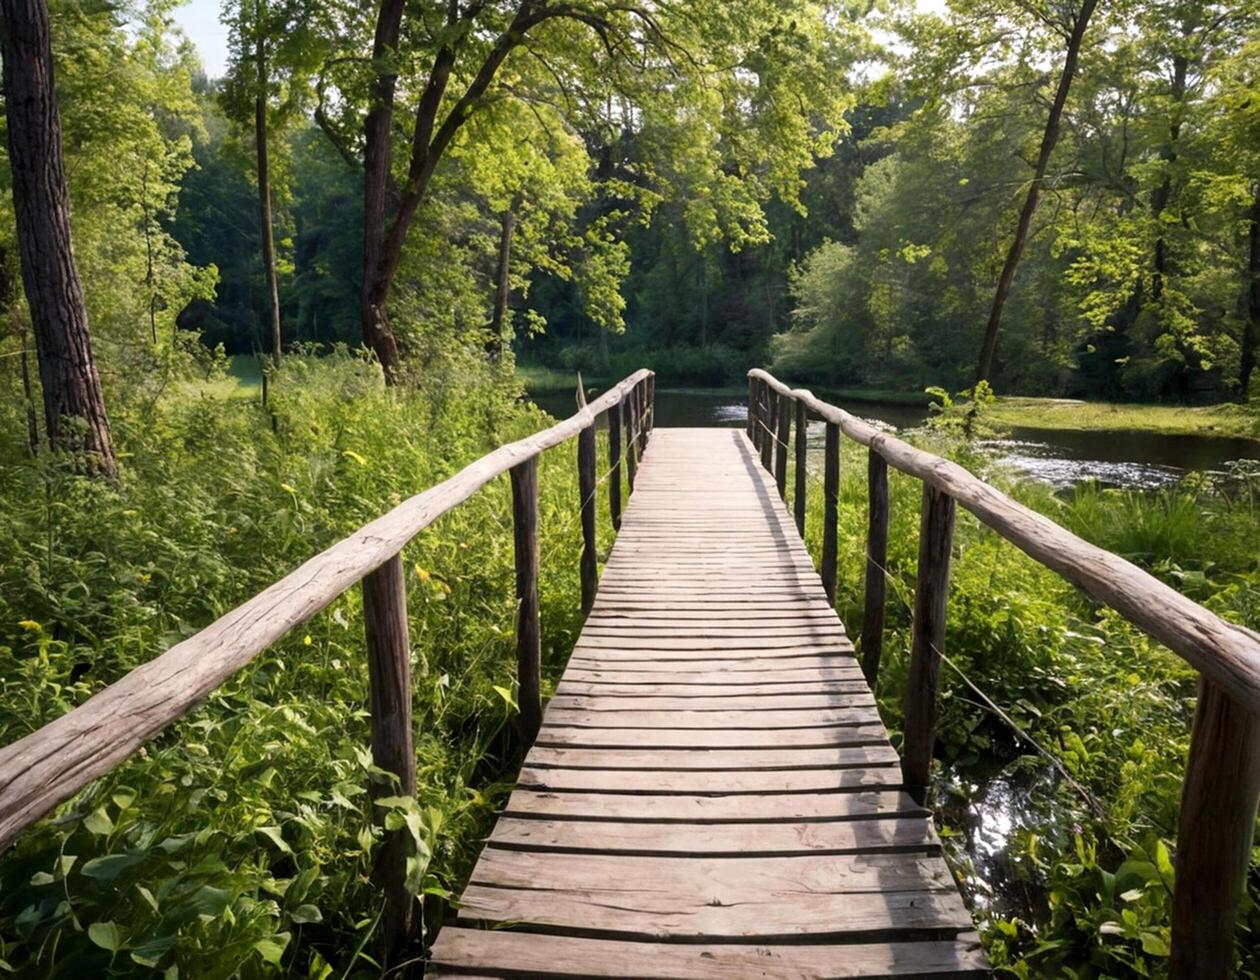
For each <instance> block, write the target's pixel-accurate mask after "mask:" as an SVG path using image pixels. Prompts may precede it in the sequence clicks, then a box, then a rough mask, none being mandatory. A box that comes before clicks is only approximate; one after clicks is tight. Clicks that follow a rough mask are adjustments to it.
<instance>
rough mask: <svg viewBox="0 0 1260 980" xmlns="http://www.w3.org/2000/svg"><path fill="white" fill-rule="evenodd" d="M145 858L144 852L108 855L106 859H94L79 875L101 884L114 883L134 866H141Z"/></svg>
mask: <svg viewBox="0 0 1260 980" xmlns="http://www.w3.org/2000/svg"><path fill="white" fill-rule="evenodd" d="M144 858H145V855H144V853H143V852H140V853H133V854H107V855H105V857H98V858H92V860H91V861H88V862H87V863H86V864H85V865H83V867H82V868H80V869H79V874H83V875H87V876H88V877H89V878H92V879H93V880H95V881H99V882H100V883H101V884H106V883H108V882H111V881H113V880H114V879H115V878H117V877H118V876H119V875H120V874H122V873H123V872H124V871H126V870H127V869H128V868H130V867H131V866H132V865H135V864H139V863H140V862H141V861H143V860H144Z"/></svg>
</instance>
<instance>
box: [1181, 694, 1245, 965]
mask: <svg viewBox="0 0 1260 980" xmlns="http://www.w3.org/2000/svg"><path fill="white" fill-rule="evenodd" d="M1258 800H1260V718H1258V717H1257V716H1255V715H1253V714H1252V713H1251V712H1249V711H1248V710H1247V709H1246V708H1243V707H1241V706H1240V705H1238V704H1237V703H1236V702H1234V701H1233V700H1232V699H1231V698H1230V697H1229V695H1227V694H1226V693H1225V692H1224V691H1222V690H1221V689H1220V688H1219V687H1217V686H1216V685H1215V684H1214V683H1212V682H1211V681H1209V680H1208V679H1207V678H1205V677H1200V678H1199V701H1198V704H1197V705H1196V706H1195V711H1194V730H1193V734H1192V735H1191V736H1190V756H1189V759H1188V761H1187V763H1186V777H1185V782H1184V783H1183V784H1182V787H1181V818H1180V821H1179V825H1178V828H1177V879H1176V884H1175V886H1174V888H1173V913H1172V959H1171V961H1170V967H1171V970H1170V972H1171V976H1172V977H1173V978H1174V980H1190V978H1194V980H1199V978H1202V980H1209V978H1215V977H1228V976H1230V975H1231V974H1232V972H1233V966H1234V929H1235V925H1236V919H1237V914H1238V901H1239V899H1240V898H1241V897H1242V891H1243V888H1244V887H1245V885H1246V880H1247V868H1248V866H1249V865H1250V863H1251V846H1252V841H1253V839H1254V837H1255V832H1256V804H1257V801H1258Z"/></svg>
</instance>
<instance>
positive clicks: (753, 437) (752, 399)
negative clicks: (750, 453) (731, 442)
mask: <svg viewBox="0 0 1260 980" xmlns="http://www.w3.org/2000/svg"><path fill="white" fill-rule="evenodd" d="M745 431H746V432H747V433H748V441H749V442H751V443H752V444H753V445H754V446H759V445H760V444H759V443H758V442H757V439H758V438H759V437H760V435H761V433H759V432H758V431H757V379H756V378H749V379H748V422H747V425H746V426H745Z"/></svg>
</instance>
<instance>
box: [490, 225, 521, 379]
mask: <svg viewBox="0 0 1260 980" xmlns="http://www.w3.org/2000/svg"><path fill="white" fill-rule="evenodd" d="M499 221H500V222H501V225H500V229H499V262H498V266H497V268H496V270H495V277H494V312H493V313H492V314H491V316H490V336H489V337H488V338H486V353H488V354H489V355H490V356H491V357H492V358H493V359H494V360H498V359H499V358H501V357H502V356H503V341H504V337H503V323H504V321H505V320H506V319H507V306H508V296H509V294H510V293H511V285H512V235H513V234H514V233H515V231H516V212H515V211H513V210H512V209H511V208H508V209H507V210H506V211H504V212H503V214H502V215H500V216H499Z"/></svg>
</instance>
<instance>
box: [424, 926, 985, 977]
mask: <svg viewBox="0 0 1260 980" xmlns="http://www.w3.org/2000/svg"><path fill="white" fill-rule="evenodd" d="M628 964H632V965H633V966H632V969H633V973H634V975H635V976H636V977H640V978H643V980H680V978H692V977H695V978H704V980H746V978H748V977H760V978H762V980H800V978H802V977H830V978H836V980H842V978H849V977H877V976H878V977H896V976H906V977H923V976H930V977H932V978H934V980H962V978H970V977H983V976H987V975H988V969H987V965H986V961H985V958H984V955H983V952H982V951H981V947H980V943H979V940H978V938H977V937H976V936H975V934H974V933H963V934H960V935H959V936H958V938H957V939H956V940H933V941H928V942H879V943H844V944H830V943H825V942H824V943H817V944H811V945H799V944H791V945H769V944H765V943H758V944H756V945H743V944H730V943H723V944H721V945H708V944H701V943H681V944H680V943H662V942H648V941H645V942H627V941H610V940H605V939H586V938H581V937H575V936H551V935H541V934H537V933H522V932H517V931H496V932H488V931H486V930H483V929H468V928H461V927H458V926H447V927H446V928H445V929H443V930H442V933H441V934H440V935H439V936H438V940H437V943H436V944H435V945H434V947H433V958H432V960H431V961H430V962H429V964H428V968H427V969H426V970H425V975H426V976H429V977H454V976H460V977H468V976H477V975H483V976H487V977H489V976H495V977H523V976H549V977H573V978H578V977H624V976H625V975H626V973H627V968H628Z"/></svg>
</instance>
